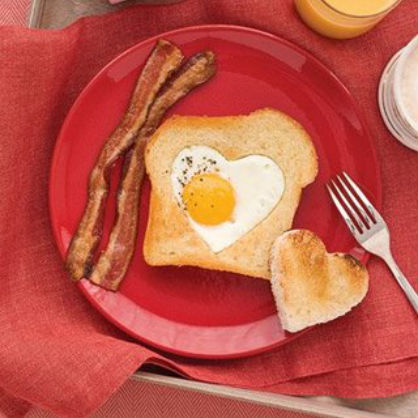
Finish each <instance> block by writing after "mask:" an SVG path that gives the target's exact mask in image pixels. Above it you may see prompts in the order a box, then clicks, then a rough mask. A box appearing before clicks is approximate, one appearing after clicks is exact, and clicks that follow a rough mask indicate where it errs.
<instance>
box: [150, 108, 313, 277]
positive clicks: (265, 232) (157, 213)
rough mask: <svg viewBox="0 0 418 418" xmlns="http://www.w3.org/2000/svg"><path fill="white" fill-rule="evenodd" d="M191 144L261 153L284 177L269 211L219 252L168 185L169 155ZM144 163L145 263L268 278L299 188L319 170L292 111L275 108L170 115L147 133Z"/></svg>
mask: <svg viewBox="0 0 418 418" xmlns="http://www.w3.org/2000/svg"><path fill="white" fill-rule="evenodd" d="M191 145H207V146H209V147H212V148H214V149H216V150H218V151H219V152H220V153H221V154H223V156H224V157H225V158H227V159H229V160H234V159H238V158H242V157H244V156H247V155H251V154H263V155H266V156H268V157H270V158H272V159H273V160H274V161H275V162H276V163H277V164H278V165H279V166H280V168H281V169H282V171H283V174H284V177H285V191H284V193H283V196H282V198H281V200H280V202H279V203H278V204H277V206H276V207H275V208H274V209H273V211H272V212H271V213H270V215H269V216H268V217H266V218H265V219H264V220H263V221H262V222H260V223H259V224H258V225H257V226H256V227H254V228H253V229H252V230H251V231H250V232H248V233H247V234H246V235H244V236H243V237H242V238H240V239H239V240H237V241H236V242H235V243H234V244H232V245H231V246H230V247H228V248H226V249H225V250H223V251H221V252H220V253H217V254H215V253H213V252H212V251H211V250H210V249H209V247H208V246H207V244H206V243H205V242H204V241H203V240H202V239H201V238H200V237H199V236H198V234H197V233H196V232H195V231H194V230H193V229H192V227H191V226H190V224H189V222H188V219H187V217H186V215H185V213H184V212H183V211H182V210H181V209H180V208H179V207H178V205H177V203H176V201H175V197H174V195H173V192H172V187H171V180H170V173H171V166H172V163H173V160H174V159H175V157H176V156H177V154H178V153H179V152H180V151H181V150H182V149H183V148H185V147H187V146H191ZM145 163H146V168H147V172H148V175H149V177H150V180H151V184H152V193H151V199H150V211H149V218H148V226H147V231H146V234H145V240H144V248H143V250H144V257H145V260H146V261H147V263H149V264H151V265H193V266H200V267H204V268H208V269H213V270H225V271H231V272H234V273H240V274H244V275H248V276H253V277H259V278H263V279H269V278H270V271H269V262H268V261H269V252H270V247H271V245H272V243H273V241H274V239H275V238H276V237H277V235H279V234H280V233H282V232H283V231H285V230H287V229H289V228H290V227H291V224H292V221H293V217H294V214H295V211H296V209H297V207H298V204H299V201H300V197H301V192H302V188H303V187H305V186H306V185H308V184H309V183H311V182H312V181H313V180H314V179H315V177H316V174H317V171H318V163H317V156H316V152H315V148H314V146H313V144H312V141H311V139H310V137H309V135H308V134H307V133H306V131H305V130H304V129H303V128H302V126H301V125H299V124H298V123H297V122H296V121H294V120H293V119H292V118H290V117H289V116H287V115H285V114H283V113H281V112H279V111H277V110H274V109H261V110H258V111H255V112H253V113H251V114H250V115H247V116H227V117H200V116H197V117H196V116H190V117H187V116H186V117H185V116H174V117H172V118H170V119H169V120H167V121H166V122H165V123H164V124H163V125H162V126H161V127H160V128H159V129H158V130H157V132H156V133H155V134H154V135H153V137H152V138H151V139H150V142H149V143H148V146H147V149H146V152H145ZM302 167H303V169H302Z"/></svg>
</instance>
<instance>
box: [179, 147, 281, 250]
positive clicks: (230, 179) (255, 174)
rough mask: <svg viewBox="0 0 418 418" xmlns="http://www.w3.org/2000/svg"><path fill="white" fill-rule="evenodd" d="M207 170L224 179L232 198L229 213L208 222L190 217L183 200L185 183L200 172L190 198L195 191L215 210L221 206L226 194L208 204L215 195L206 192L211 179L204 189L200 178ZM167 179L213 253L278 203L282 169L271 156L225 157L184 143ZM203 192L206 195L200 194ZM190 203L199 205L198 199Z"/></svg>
mask: <svg viewBox="0 0 418 418" xmlns="http://www.w3.org/2000/svg"><path fill="white" fill-rule="evenodd" d="M208 174H210V175H215V176H218V177H220V178H222V181H226V182H227V183H228V188H229V190H231V193H233V198H232V199H233V201H234V203H233V210H232V212H231V217H230V218H229V219H227V220H225V221H222V222H219V223H217V224H212V225H208V224H204V223H202V222H197V221H196V219H195V218H193V214H192V213H190V209H192V210H193V206H192V207H191V208H190V207H187V203H190V201H189V202H187V201H185V194H184V191H185V190H187V187H188V184H189V183H190V182H191V181H193V179H195V180H196V177H197V176H200V178H199V180H200V181H202V184H200V182H199V184H198V186H199V187H198V189H199V191H198V192H197V193H196V192H195V195H194V196H191V198H196V196H197V195H199V196H200V198H201V200H203V201H204V202H205V203H207V206H213V210H214V212H215V213H216V211H222V210H224V209H225V208H224V207H222V206H223V205H224V204H225V205H226V204H227V199H226V198H225V200H222V199H221V200H219V201H218V204H217V205H216V204H214V205H212V204H211V203H213V201H212V200H211V199H213V198H216V194H213V197H211V196H210V194H211V193H213V190H214V186H213V183H212V184H207V186H206V190H205V183H204V182H203V180H206V179H207V177H206V178H202V176H207V175H208ZM208 180H209V183H211V180H210V179H208ZM212 181H213V179H212ZM171 183H172V187H173V192H174V196H175V198H176V200H177V203H178V204H179V206H180V207H181V208H183V209H184V213H185V215H186V216H187V218H188V220H189V222H190V224H191V226H192V228H193V229H194V230H195V231H196V232H197V233H198V234H199V236H200V237H201V238H202V239H203V240H204V241H205V242H206V244H208V246H209V247H210V249H211V250H212V251H213V252H215V253H218V252H220V251H222V250H223V249H225V248H227V247H229V246H230V245H231V244H233V243H234V242H236V241H237V240H239V239H240V238H241V237H243V236H244V235H245V234H247V233H248V232H249V231H251V230H252V229H253V228H254V227H255V226H256V225H257V224H259V223H260V222H262V221H263V220H264V219H265V218H266V217H267V216H268V215H269V214H270V212H271V211H272V210H273V209H274V207H275V206H276V205H277V204H278V203H279V201H280V199H281V197H282V195H283V192H284V188H285V181H284V175H283V172H282V170H281V169H280V167H279V166H278V165H277V164H276V163H275V162H274V161H273V160H272V159H271V158H269V157H266V156H263V155H249V156H246V157H243V158H240V159H237V160H232V161H229V160H227V159H226V158H224V156H223V155H222V154H220V153H219V152H218V151H216V150H215V149H213V148H211V147H207V146H191V147H187V148H185V149H183V150H182V151H181V152H180V153H179V154H178V155H177V156H176V158H175V160H174V162H173V165H172V173H171ZM206 192H207V193H208V195H207V196H204V194H205V193H206ZM191 195H193V192H192V193H191ZM215 200H216V199H215ZM193 205H194V206H197V210H198V209H199V206H198V205H199V201H196V202H195V203H194V204H193ZM220 206H221V207H220Z"/></svg>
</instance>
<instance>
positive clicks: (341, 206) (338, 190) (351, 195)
mask: <svg viewBox="0 0 418 418" xmlns="http://www.w3.org/2000/svg"><path fill="white" fill-rule="evenodd" d="M337 179H338V184H337V182H335V181H333V180H331V184H332V186H333V188H334V190H335V192H334V191H333V189H332V188H331V187H330V185H329V184H328V185H327V189H328V192H329V194H330V196H331V199H332V201H333V202H334V204H335V206H336V207H337V209H338V211H339V212H340V214H341V216H342V217H343V219H344V221H345V223H346V224H347V226H348V228H349V229H350V231H351V233H352V234H353V236H354V238H355V239H356V240H357V242H358V243H359V244H360V245H361V246H362V247H363V248H365V249H366V250H367V251H368V252H369V253H372V254H374V255H377V256H379V257H380V258H382V259H383V260H384V261H385V262H386V264H387V265H388V267H389V268H390V270H391V271H392V273H393V275H394V276H395V279H396V281H397V282H398V284H399V286H400V287H401V289H402V290H403V291H404V293H405V295H406V297H407V298H408V300H409V302H410V303H411V305H412V306H413V307H414V309H415V312H417V313H418V295H417V293H416V292H415V290H414V289H413V287H412V286H411V285H410V283H409V282H408V280H407V278H406V277H405V276H404V275H403V273H402V272H401V270H400V269H399V267H398V265H397V264H396V262H395V260H394V259H393V256H392V252H391V250H390V236H389V229H388V227H387V225H386V222H385V221H384V219H383V218H382V216H381V215H380V213H379V212H378V211H377V210H376V208H375V207H374V206H373V205H372V204H371V202H370V200H369V199H367V197H366V196H365V194H364V193H363V192H362V191H361V189H360V187H358V186H357V184H356V183H355V182H354V180H352V179H351V177H350V176H349V175H348V174H347V173H345V172H343V173H342V176H339V175H337ZM348 185H349V186H351V189H350V188H349V187H348ZM342 190H344V192H345V194H344V193H343V191H342ZM363 205H364V206H363ZM365 208H366V209H367V211H366V210H365ZM356 209H357V211H356ZM359 213H360V215H361V217H360V216H359ZM353 220H354V221H353Z"/></svg>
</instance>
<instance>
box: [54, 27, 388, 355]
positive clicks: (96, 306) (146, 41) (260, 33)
mask: <svg viewBox="0 0 418 418" xmlns="http://www.w3.org/2000/svg"><path fill="white" fill-rule="evenodd" d="M207 30H209V31H213V30H230V31H238V32H246V33H250V34H254V35H258V36H261V37H264V38H268V39H271V40H273V41H275V42H278V43H280V44H282V45H283V44H284V45H286V46H288V47H289V48H291V49H293V50H296V51H297V52H299V53H300V54H302V55H304V56H307V57H308V58H309V59H310V60H312V61H313V62H314V63H315V65H317V66H318V67H320V68H321V70H323V71H325V72H326V73H328V75H329V76H330V77H331V78H333V79H334V81H335V82H336V83H337V84H338V85H339V87H340V88H341V89H342V90H343V91H344V93H345V95H346V97H347V98H348V100H349V102H350V105H351V106H352V109H353V110H354V112H355V114H356V116H357V117H358V119H359V121H360V123H361V126H362V128H363V129H364V131H365V134H366V136H367V137H368V138H369V142H370V144H371V145H372V146H371V155H370V158H371V161H372V163H373V165H374V166H375V168H376V170H375V173H374V177H375V181H376V186H377V187H376V190H373V192H374V194H375V202H374V203H375V206H376V207H377V208H378V210H380V209H381V207H382V182H381V171H380V170H381V169H380V164H379V161H378V158H377V149H376V140H375V138H373V137H372V135H371V131H370V128H369V124H368V123H367V120H366V117H365V115H364V111H362V109H361V108H360V107H359V106H358V104H357V102H356V101H355V99H354V97H353V95H352V94H351V92H350V90H349V89H348V88H347V87H346V86H345V84H344V83H343V82H342V81H341V80H340V78H339V77H338V76H337V75H336V74H335V73H334V71H333V70H331V69H330V68H328V66H327V65H326V64H324V63H323V62H322V61H321V60H320V59H319V58H317V57H316V56H315V55H313V54H312V53H311V52H310V51H308V50H307V49H305V48H304V47H301V46H300V45H298V44H296V43H294V42H292V41H289V40H287V39H285V38H283V37H281V36H279V35H275V34H273V33H271V32H267V31H263V30H260V29H256V28H253V27H248V26H242V25H233V24H202V25H191V26H183V27H180V28H176V29H173V30H169V31H165V32H162V33H159V34H156V35H153V36H151V37H148V38H145V39H143V40H141V41H140V42H138V43H136V44H134V45H132V46H130V47H129V48H127V49H126V50H124V51H123V52H121V53H120V54H118V55H117V56H115V57H114V58H113V59H111V60H110V61H109V62H108V63H107V64H105V65H104V66H103V67H102V68H101V69H100V70H99V71H98V72H97V73H96V74H95V75H94V76H93V77H92V78H91V79H90V80H89V81H88V82H87V83H86V85H85V86H84V87H83V88H82V90H81V92H80V93H79V94H78V96H77V97H76V99H75V100H74V102H73V103H72V105H71V108H70V109H69V111H68V112H67V114H66V116H65V118H64V121H63V123H62V126H61V128H60V130H59V133H58V135H57V139H56V142H55V145H54V150H53V154H52V159H51V165H50V169H49V177H48V207H49V215H50V222H51V227H52V233H53V236H54V240H55V244H56V245H57V247H58V251H59V253H60V256H61V258H63V257H64V255H63V254H62V251H61V250H60V245H59V242H60V241H61V240H60V237H59V236H58V232H57V231H58V225H57V216H56V210H55V209H54V204H53V196H52V195H53V192H52V187H51V184H52V180H53V177H54V172H55V167H56V166H57V160H58V151H59V149H60V148H61V147H60V144H61V142H62V138H63V132H64V131H65V130H66V128H67V125H68V124H69V123H70V121H71V119H72V115H73V113H74V112H75V110H76V108H77V107H78V105H79V102H81V101H82V100H83V99H84V97H85V96H86V95H87V94H88V93H89V90H90V87H91V85H92V84H94V83H95V81H96V80H97V79H98V78H100V77H102V75H103V74H104V73H105V72H106V71H107V70H108V69H109V67H111V66H113V65H114V64H115V63H116V62H117V61H119V60H120V59H122V58H123V57H125V56H127V55H129V54H131V52H132V51H133V50H135V49H137V48H141V47H143V46H147V45H148V44H152V43H154V42H155V41H157V40H158V39H161V38H164V37H169V36H174V35H177V34H179V33H183V32H199V31H203V32H204V31H207ZM369 256H370V254H369V253H367V252H365V253H364V255H363V258H362V260H361V261H362V262H363V263H364V264H366V263H367V262H368V260H369ZM84 280H86V279H83V280H80V281H79V282H78V283H76V285H77V287H78V289H79V290H80V292H81V293H82V294H83V296H84V297H85V298H86V299H87V300H88V301H89V303H90V304H91V305H92V306H93V307H94V309H96V310H97V311H98V312H99V313H100V314H101V315H103V317H104V318H105V319H106V320H107V321H109V322H110V323H112V324H113V325H115V326H116V327H117V328H119V329H120V330H122V331H123V332H125V333H126V334H128V335H130V336H131V337H134V338H135V339H136V340H137V341H138V342H142V343H145V344H146V345H148V346H150V347H151V348H156V349H158V350H161V351H163V352H166V353H171V354H176V355H180V356H183V357H189V358H199V359H209V360H211V359H233V358H243V357H249V356H253V355H256V354H260V353H263V352H267V351H270V350H272V349H274V348H277V347H280V346H282V345H285V344H287V343H289V342H291V341H293V340H295V339H296V338H299V337H300V336H302V335H303V334H305V333H306V332H309V331H311V330H312V329H313V328H315V327H310V328H307V329H305V330H302V331H300V332H298V333H295V334H289V333H288V336H287V338H286V339H285V340H281V341H276V342H273V343H272V344H269V345H266V346H262V347H258V348H255V349H252V350H246V351H241V352H234V353H226V354H208V353H202V352H200V353H192V352H189V351H183V350H179V349H177V348H172V347H168V346H164V345H161V344H160V343H159V342H156V341H151V340H149V339H148V338H147V337H144V336H143V335H138V334H137V333H136V332H133V331H132V330H130V329H129V328H127V327H126V326H125V325H124V324H122V323H120V322H119V321H118V319H117V318H115V317H114V316H112V315H110V314H109V313H108V312H107V311H106V310H105V309H104V308H103V307H102V306H101V305H100V304H99V303H97V302H96V301H95V300H94V298H93V296H92V294H91V293H90V292H89V291H88V290H87V289H86V287H85V285H84ZM103 290H104V289H103ZM104 291H105V290H104ZM270 317H275V318H277V314H272V315H270V316H267V317H265V319H266V318H270ZM171 322H176V321H171ZM255 322H256V321H255ZM177 323H179V324H180V322H177ZM252 323H254V322H251V323H250V324H252ZM199 327H200V326H199ZM233 327H234V326H231V328H233Z"/></svg>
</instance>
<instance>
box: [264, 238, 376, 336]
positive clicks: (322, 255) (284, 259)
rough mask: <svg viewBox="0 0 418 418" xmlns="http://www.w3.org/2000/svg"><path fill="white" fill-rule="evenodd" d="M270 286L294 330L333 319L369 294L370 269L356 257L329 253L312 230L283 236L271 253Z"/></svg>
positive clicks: (285, 321) (282, 316)
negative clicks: (368, 271)
mask: <svg viewBox="0 0 418 418" xmlns="http://www.w3.org/2000/svg"><path fill="white" fill-rule="evenodd" d="M271 272H272V279H271V286H272V290H273V294H274V297H275V300H276V305H277V309H278V312H279V316H280V320H281V323H282V326H283V328H284V329H286V330H287V331H290V332H296V331H300V330H301V329H303V328H306V327H309V326H312V325H315V324H319V323H323V322H328V321H331V320H333V319H335V318H337V317H339V316H342V315H344V314H345V313H347V312H348V311H350V310H351V309H352V308H353V307H354V306H356V305H357V304H359V303H360V302H361V301H362V300H363V298H364V297H365V295H366V293H367V289H368V285H369V275H368V273H367V269H366V268H365V267H364V266H363V265H362V264H361V263H360V262H359V261H357V260H356V259H355V258H354V257H352V256H351V255H348V254H343V253H328V252H327V250H326V248H325V245H324V243H323V242H322V241H321V239H320V238H319V237H318V236H316V235H315V234H314V233H313V232H311V231H307V230H292V231H288V232H285V233H284V234H282V235H281V236H279V237H278V238H277V239H276V241H275V243H274V245H273V248H272V254H271Z"/></svg>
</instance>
